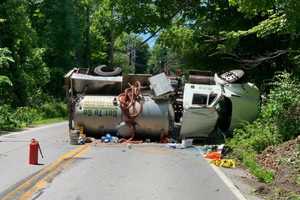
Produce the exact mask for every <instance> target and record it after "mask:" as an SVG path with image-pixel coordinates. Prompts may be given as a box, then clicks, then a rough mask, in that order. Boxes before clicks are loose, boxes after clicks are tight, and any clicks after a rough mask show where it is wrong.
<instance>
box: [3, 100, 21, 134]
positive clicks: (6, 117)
mask: <svg viewBox="0 0 300 200" xmlns="http://www.w3.org/2000/svg"><path fill="white" fill-rule="evenodd" d="M20 126H21V125H20V123H19V121H17V120H16V119H14V118H13V110H12V108H11V107H10V106H8V105H3V106H0V130H10V129H13V128H19V127H20Z"/></svg>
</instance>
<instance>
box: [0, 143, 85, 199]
mask: <svg viewBox="0 0 300 200" xmlns="http://www.w3.org/2000/svg"><path fill="white" fill-rule="evenodd" d="M90 147H91V145H90V144H85V145H83V146H79V147H77V148H75V149H73V150H71V151H69V152H67V153H66V154H64V155H62V156H61V157H59V158H58V159H57V160H56V161H54V162H53V163H52V164H50V165H48V166H47V167H45V168H43V169H42V170H41V171H39V172H38V173H37V174H35V175H34V176H32V177H30V178H29V179H28V180H26V181H25V182H23V183H20V184H19V185H17V186H16V187H15V188H14V189H13V190H11V191H9V192H7V193H6V194H5V195H4V196H3V197H2V198H1V197H0V198H1V199H2V200H12V199H20V200H27V199H31V198H32V196H33V195H34V194H36V193H38V192H41V191H42V190H43V189H45V188H46V187H47V185H48V184H49V183H50V182H51V181H52V180H53V179H54V178H55V176H57V175H58V174H59V173H60V172H61V171H62V170H63V169H65V168H66V167H67V166H69V165H70V164H71V163H72V162H73V161H74V160H76V158H79V157H81V156H82V155H84V154H85V153H86V152H87V151H89V149H90Z"/></svg>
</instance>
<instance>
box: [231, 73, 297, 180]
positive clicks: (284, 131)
mask: <svg viewBox="0 0 300 200" xmlns="http://www.w3.org/2000/svg"><path fill="white" fill-rule="evenodd" d="M273 85H274V87H273V88H272V89H271V91H270V94H269V95H268V99H267V101H266V103H265V104H264V105H263V106H262V109H261V113H260V115H259V117H258V119H257V120H256V121H254V122H253V123H245V124H244V125H243V126H242V127H241V128H238V129H236V130H234V133H233V138H231V139H230V140H228V141H227V145H228V146H229V147H230V148H232V150H233V156H235V157H237V158H238V159H240V160H241V161H242V162H243V163H244V165H245V166H246V167H248V168H249V169H250V171H251V172H252V173H253V174H254V175H255V176H256V177H257V178H258V179H259V180H261V181H264V182H270V181H271V180H272V177H273V175H272V173H271V172H269V171H267V170H265V169H263V168H262V167H261V166H259V165H258V164H257V163H256V154H257V153H260V152H261V151H263V150H264V149H265V148H266V147H268V146H270V145H275V144H278V143H280V142H283V141H286V140H289V139H292V138H294V137H296V136H297V135H299V133H300V83H299V81H298V80H297V79H295V78H293V77H292V75H291V74H288V73H281V74H278V75H277V76H276V77H275V81H274V83H273Z"/></svg>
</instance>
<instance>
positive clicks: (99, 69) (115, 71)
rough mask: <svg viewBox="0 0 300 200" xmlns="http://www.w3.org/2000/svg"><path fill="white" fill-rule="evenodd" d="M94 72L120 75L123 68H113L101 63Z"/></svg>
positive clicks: (104, 74) (100, 74)
mask: <svg viewBox="0 0 300 200" xmlns="http://www.w3.org/2000/svg"><path fill="white" fill-rule="evenodd" d="M94 73H95V74H97V75H99V76H118V75H120V74H121V73H122V69H121V68H120V67H117V68H115V69H113V70H112V69H111V68H109V67H107V66H106V65H100V66H98V67H96V68H95V69H94Z"/></svg>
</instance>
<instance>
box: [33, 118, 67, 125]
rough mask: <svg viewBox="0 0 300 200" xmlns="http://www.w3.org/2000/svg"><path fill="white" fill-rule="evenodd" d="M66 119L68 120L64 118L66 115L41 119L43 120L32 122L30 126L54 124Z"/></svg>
mask: <svg viewBox="0 0 300 200" xmlns="http://www.w3.org/2000/svg"><path fill="white" fill-rule="evenodd" d="M65 120H66V118H64V117H56V118H49V119H41V120H37V121H34V122H32V124H30V125H29V127H32V126H39V125H46V124H54V123H58V122H63V121H65Z"/></svg>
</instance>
